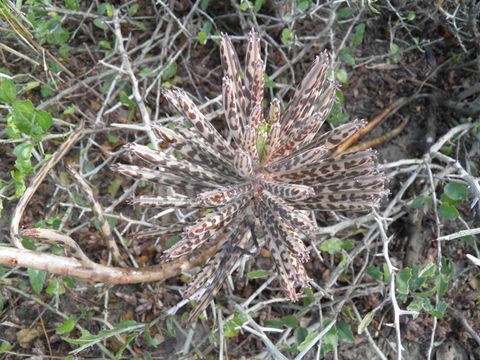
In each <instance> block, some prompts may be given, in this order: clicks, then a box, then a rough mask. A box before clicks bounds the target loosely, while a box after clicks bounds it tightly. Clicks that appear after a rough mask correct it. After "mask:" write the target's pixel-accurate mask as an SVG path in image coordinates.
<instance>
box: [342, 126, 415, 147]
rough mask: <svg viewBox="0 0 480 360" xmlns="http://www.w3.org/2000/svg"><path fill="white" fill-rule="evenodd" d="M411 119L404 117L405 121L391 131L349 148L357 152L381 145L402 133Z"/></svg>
mask: <svg viewBox="0 0 480 360" xmlns="http://www.w3.org/2000/svg"><path fill="white" fill-rule="evenodd" d="M409 120H410V119H409V118H408V117H406V118H404V119H403V121H402V122H401V123H400V125H398V126H397V127H396V128H395V129H393V130H392V131H389V132H388V133H386V134H384V135H382V136H379V137H376V138H375V139H372V140H367V141H363V142H361V143H359V144H357V145H355V146H352V147H351V148H349V149H348V151H350V152H357V151H362V150H366V149H370V148H372V147H375V146H378V145H381V144H383V143H385V142H387V141H388V140H390V139H393V138H394V137H395V136H397V135H398V134H400V133H401V132H402V131H403V129H405V126H407V124H408V121H409Z"/></svg>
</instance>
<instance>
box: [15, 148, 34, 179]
mask: <svg viewBox="0 0 480 360" xmlns="http://www.w3.org/2000/svg"><path fill="white" fill-rule="evenodd" d="M32 150H33V144H31V143H28V142H25V143H23V144H20V145H17V146H15V149H13V155H15V156H16V157H17V159H16V160H15V167H16V168H17V169H18V170H19V171H20V172H22V173H24V174H30V173H31V172H32V171H33V167H32V162H31V157H32Z"/></svg>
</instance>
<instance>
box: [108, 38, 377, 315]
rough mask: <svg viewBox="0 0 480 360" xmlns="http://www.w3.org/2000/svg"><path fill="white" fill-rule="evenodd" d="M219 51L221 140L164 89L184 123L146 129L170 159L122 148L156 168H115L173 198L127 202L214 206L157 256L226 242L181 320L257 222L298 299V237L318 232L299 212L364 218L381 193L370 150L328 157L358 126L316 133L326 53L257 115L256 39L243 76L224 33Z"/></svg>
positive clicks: (326, 107)
mask: <svg viewBox="0 0 480 360" xmlns="http://www.w3.org/2000/svg"><path fill="white" fill-rule="evenodd" d="M220 50H221V60H222V64H223V68H224V71H225V76H224V78H223V104H224V108H225V118H226V122H227V124H228V136H227V137H226V138H224V137H222V135H221V134H220V133H219V132H218V131H217V130H216V129H215V128H214V127H213V126H212V124H211V123H210V122H209V121H207V120H206V118H205V116H204V115H203V114H202V113H201V112H200V111H199V109H198V108H197V106H196V105H195V104H194V103H193V102H192V100H190V99H189V97H188V96H187V95H186V94H185V93H184V92H183V91H181V90H178V89H175V90H168V89H165V90H164V91H163V94H164V96H165V97H166V98H167V100H168V101H169V102H170V103H171V104H172V105H173V106H174V107H175V108H177V109H178V110H179V111H180V112H181V113H182V114H183V116H184V118H185V120H187V121H188V123H189V124H190V125H191V127H188V126H184V125H181V124H177V125H176V127H175V128H174V129H173V130H172V129H170V128H167V127H163V126H157V125H154V126H153V127H152V130H153V131H154V133H155V134H156V135H157V136H158V137H159V139H162V140H163V141H164V142H166V143H168V144H169V145H170V146H171V147H172V148H173V149H175V150H176V155H175V154H171V153H167V152H165V151H157V150H152V149H151V148H149V147H146V146H143V145H138V144H128V145H126V147H127V149H128V151H130V152H131V153H133V154H135V155H136V156H138V157H139V158H141V159H143V160H146V161H147V162H149V163H151V164H152V165H154V166H155V167H154V168H150V167H139V166H133V165H124V164H120V165H116V166H115V170H116V171H119V172H121V173H123V174H125V175H128V176H130V177H133V178H136V179H141V180H147V181H150V182H154V183H157V184H161V185H166V186H168V187H171V188H173V190H175V191H176V195H174V196H159V197H149V196H139V197H135V198H133V199H132V203H133V204H139V205H144V206H150V207H179V208H208V209H213V211H211V212H210V213H208V214H207V215H205V216H201V217H199V218H198V219H197V220H196V221H195V222H193V223H191V224H189V225H186V226H185V227H184V229H183V232H182V234H181V240H180V241H179V242H177V243H176V244H175V245H173V246H172V247H170V248H169V249H167V250H166V251H165V252H164V254H163V255H162V260H163V261H171V260H173V259H175V258H178V257H181V256H183V255H186V254H189V253H191V252H192V251H194V250H196V249H197V248H199V247H201V246H202V245H204V244H205V243H206V242H207V240H210V239H215V238H218V239H224V240H221V241H224V243H223V245H222V248H221V250H220V251H219V252H218V253H217V254H216V255H215V256H214V257H213V258H212V259H210V260H209V261H208V262H207V264H206V265H205V266H204V268H203V269H202V270H201V271H200V273H199V274H198V275H197V277H196V279H195V280H194V281H193V282H192V283H191V285H190V286H189V288H188V289H187V290H186V292H185V296H186V297H191V296H192V295H194V294H196V293H197V298H198V304H197V307H196V308H195V310H194V311H193V312H192V313H191V315H190V319H189V320H191V319H193V318H195V317H196V316H198V314H200V312H201V311H202V310H203V309H205V307H206V306H207V305H208V303H209V301H210V300H211V299H212V297H213V296H214V295H215V293H216V292H217V291H218V290H219V289H220V287H221V285H222V283H223V281H224V279H225V278H226V276H228V274H229V273H230V272H231V270H232V268H233V266H234V265H235V263H236V262H237V260H238V259H239V258H240V257H241V256H242V255H243V254H244V253H246V252H250V251H251V250H252V249H255V248H256V239H255V235H254V234H255V224H256V223H257V224H258V223H259V224H260V229H261V231H262V232H263V234H264V245H265V247H266V248H267V249H268V250H269V251H270V253H271V255H272V259H273V261H274V263H275V266H276V269H277V272H278V275H279V278H280V281H281V284H282V287H283V288H284V290H285V292H286V294H287V295H288V297H289V298H290V299H296V298H297V296H298V294H299V291H300V290H303V288H305V287H307V286H308V284H309V281H310V278H309V276H308V275H307V273H306V270H305V268H304V266H303V263H305V262H306V261H308V259H309V251H308V250H307V247H306V246H305V244H304V243H303V240H302V239H304V238H314V237H315V232H316V230H317V225H316V223H315V222H314V221H313V220H312V218H311V217H310V213H311V211H310V212H305V211H303V210H320V211H327V210H339V211H355V212H356V211H369V210H371V209H372V208H374V207H375V206H377V205H378V203H379V201H380V199H381V198H382V197H383V196H385V194H386V193H387V191H386V189H385V176H384V174H383V173H382V172H381V171H380V170H379V169H378V168H377V167H376V158H377V154H376V152H375V151H372V150H366V151H359V152H354V153H346V154H341V155H333V151H334V149H335V148H336V147H337V146H338V145H339V144H340V143H342V142H343V141H344V140H346V139H347V138H349V137H350V136H351V135H353V134H355V133H356V132H357V131H358V130H360V129H361V128H362V127H363V126H364V125H365V122H364V121H352V122H350V123H347V124H344V125H341V126H338V127H337V128H334V129H333V130H330V131H328V132H321V131H320V127H321V126H322V124H323V122H324V120H325V118H326V117H327V115H328V114H329V112H330V110H331V107H332V105H333V103H334V101H335V98H336V96H335V91H336V89H337V84H336V83H335V82H334V81H332V80H329V77H328V75H329V74H328V72H329V69H330V59H329V56H328V54H327V53H326V52H324V53H322V54H321V55H320V56H318V57H317V58H316V59H315V61H314V62H313V64H312V65H311V68H310V70H309V71H308V73H307V75H306V76H305V78H304V80H303V81H302V82H301V84H300V85H299V86H298V88H297V89H296V91H295V93H294V95H293V97H292V99H291V101H290V103H289V104H288V105H287V106H286V108H285V110H282V108H281V103H280V101H279V100H277V99H273V100H271V101H270V106H269V112H268V114H264V102H265V99H264V74H265V63H264V62H263V61H262V59H261V52H260V38H259V36H258V35H257V34H256V33H255V32H253V31H252V32H251V33H250V34H249V37H248V44H247V49H246V65H245V69H244V70H242V69H241V67H240V63H239V60H238V58H237V55H236V52H235V51H234V47H233V45H232V42H231V39H230V38H229V37H228V36H226V35H223V36H222V40H221V44H220ZM192 194H193V195H192ZM220 235H226V236H220ZM219 241H220V240H219Z"/></svg>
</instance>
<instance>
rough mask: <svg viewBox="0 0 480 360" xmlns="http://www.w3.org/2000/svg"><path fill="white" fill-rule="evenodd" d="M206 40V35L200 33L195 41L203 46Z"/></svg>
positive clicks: (202, 32)
mask: <svg viewBox="0 0 480 360" xmlns="http://www.w3.org/2000/svg"><path fill="white" fill-rule="evenodd" d="M207 39H208V34H207V33H206V32H204V31H200V32H199V33H198V34H197V40H198V42H199V43H200V44H202V45H205V43H206V42H207Z"/></svg>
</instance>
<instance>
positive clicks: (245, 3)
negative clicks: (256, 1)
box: [239, 0, 252, 11]
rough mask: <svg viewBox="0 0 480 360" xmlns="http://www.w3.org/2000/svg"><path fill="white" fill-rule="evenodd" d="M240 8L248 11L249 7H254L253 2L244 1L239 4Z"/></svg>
mask: <svg viewBox="0 0 480 360" xmlns="http://www.w3.org/2000/svg"><path fill="white" fill-rule="evenodd" d="M239 8H240V10H242V11H247V10H248V9H251V8H252V3H251V2H250V1H248V0H246V1H242V3H241V4H240V6H239Z"/></svg>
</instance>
